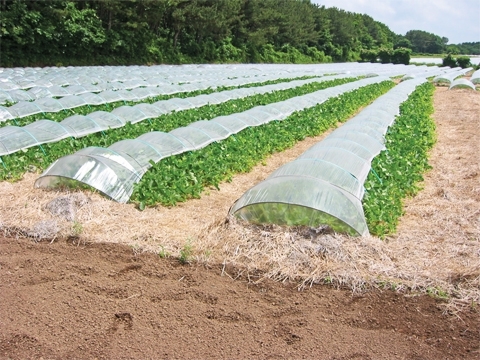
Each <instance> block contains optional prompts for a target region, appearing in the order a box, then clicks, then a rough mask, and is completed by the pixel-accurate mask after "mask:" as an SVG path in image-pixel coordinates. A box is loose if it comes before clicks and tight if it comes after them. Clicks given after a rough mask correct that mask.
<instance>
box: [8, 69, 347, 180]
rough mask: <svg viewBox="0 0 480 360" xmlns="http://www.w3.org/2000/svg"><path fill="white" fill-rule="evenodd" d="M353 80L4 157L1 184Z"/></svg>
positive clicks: (319, 84)
mask: <svg viewBox="0 0 480 360" xmlns="http://www.w3.org/2000/svg"><path fill="white" fill-rule="evenodd" d="M354 80H355V78H345V79H336V80H329V81H323V82H314V83H310V84H306V85H304V86H300V87H297V88H294V89H288V90H281V91H273V92H271V93H267V94H263V95H253V96H248V97H245V98H242V99H237V100H230V101H227V102H224V103H222V104H218V105H206V106H202V107H200V108H196V109H191V110H186V111H181V112H174V113H172V114H167V115H162V116H160V117H158V118H155V119H149V120H145V121H141V122H138V123H136V124H131V123H127V124H126V125H125V126H123V127H120V128H117V129H110V130H106V131H104V132H99V133H94V134H90V135H87V136H84V137H81V138H76V139H74V138H67V139H63V140H60V141H58V142H54V143H49V144H43V145H41V146H39V147H32V148H29V149H24V150H21V151H19V152H16V153H13V154H10V155H5V156H3V157H2V161H3V167H0V180H17V179H20V178H21V177H22V176H23V174H25V172H27V171H31V172H35V171H40V170H44V169H46V168H47V167H48V166H49V165H50V164H51V163H52V162H54V161H55V160H57V159H59V158H61V157H62V156H66V155H70V154H72V153H74V152H76V151H78V150H81V149H83V148H86V147H89V146H100V147H108V146H110V145H112V144H113V143H115V142H117V141H120V140H123V139H134V138H136V137H138V136H140V135H142V134H144V133H147V132H150V131H163V132H168V131H171V130H173V129H176V128H178V127H181V126H187V125H188V124H190V123H192V122H194V121H198V120H200V119H203V120H208V119H212V118H214V117H216V116H220V115H228V114H232V113H236V112H241V111H245V110H248V109H250V108H252V107H255V106H259V105H266V104H269V103H272V102H279V101H283V100H286V99H289V98H291V97H294V96H300V95H304V94H308V93H311V92H313V91H317V90H321V89H325V88H328V87H331V86H337V85H341V84H345V83H347V82H351V81H354Z"/></svg>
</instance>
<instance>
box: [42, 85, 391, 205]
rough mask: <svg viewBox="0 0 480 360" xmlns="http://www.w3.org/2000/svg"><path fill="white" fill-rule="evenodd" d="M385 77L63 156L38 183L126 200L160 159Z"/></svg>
mask: <svg viewBox="0 0 480 360" xmlns="http://www.w3.org/2000/svg"><path fill="white" fill-rule="evenodd" d="M382 81H390V79H388V78H385V77H375V78H368V79H363V80H359V81H355V82H350V83H347V84H344V85H340V86H336V87H332V88H328V89H325V90H320V91H316V92H314V93H311V94H308V95H303V96H299V97H296V98H292V99H289V100H285V101H281V102H278V103H273V104H269V105H265V106H258V107H255V108H252V109H250V110H247V111H244V112H242V113H236V114H232V115H228V116H220V117H217V118H214V119H212V120H210V121H197V122H194V123H192V124H190V125H189V126H186V127H181V128H177V129H175V130H172V131H171V132H169V133H164V132H150V133H146V134H144V135H142V136H140V137H138V138H136V139H129V140H123V141H119V142H117V143H115V144H113V145H111V146H110V147H109V148H99V147H90V148H86V149H83V150H80V151H78V152H76V153H75V154H73V155H69V156H66V157H63V158H60V159H58V160H57V161H56V162H54V163H53V164H52V165H51V166H50V167H49V168H48V169H47V170H46V171H45V172H44V173H43V174H42V175H41V176H40V178H39V179H37V181H36V182H35V186H36V187H42V188H52V187H57V186H60V185H62V184H64V183H69V182H71V181H72V180H74V181H77V182H81V183H83V184H86V185H88V186H91V187H93V188H95V189H97V190H99V191H100V192H102V193H103V194H105V195H107V196H108V197H110V198H112V199H114V200H116V201H118V202H127V201H128V200H129V198H130V196H131V194H132V192H133V185H134V184H135V183H136V182H138V181H139V180H140V178H141V177H142V176H143V174H144V173H145V172H146V171H147V170H148V169H149V168H150V167H151V166H152V163H156V162H158V161H160V160H161V159H163V158H166V157H168V156H171V155H174V154H179V153H182V152H187V151H193V150H198V149H201V148H203V147H205V146H207V145H208V144H210V143H212V142H214V141H219V140H222V139H225V138H227V137H228V136H230V135H232V134H236V133H238V132H239V131H241V130H243V129H245V128H247V127H251V126H259V125H262V124H265V123H268V122H270V121H273V120H283V119H285V118H286V117H288V116H289V115H291V114H292V113H293V112H295V111H299V110H304V109H306V108H309V107H312V106H315V105H317V104H320V103H322V102H324V101H326V100H328V99H329V98H331V97H335V96H338V95H341V94H342V93H345V92H348V91H353V90H355V89H358V88H360V87H363V86H367V85H370V84H374V83H380V82H382Z"/></svg>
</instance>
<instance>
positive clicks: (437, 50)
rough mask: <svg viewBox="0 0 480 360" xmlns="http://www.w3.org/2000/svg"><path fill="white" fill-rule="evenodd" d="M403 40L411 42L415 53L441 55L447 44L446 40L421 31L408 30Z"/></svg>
mask: <svg viewBox="0 0 480 360" xmlns="http://www.w3.org/2000/svg"><path fill="white" fill-rule="evenodd" d="M405 38H406V39H408V40H409V41H410V42H411V44H412V50H413V52H415V53H428V54H441V53H443V52H445V50H446V46H447V43H448V39H447V38H445V37H440V36H438V35H435V34H432V33H429V32H426V31H423V30H410V31H408V32H407V33H406V34H405Z"/></svg>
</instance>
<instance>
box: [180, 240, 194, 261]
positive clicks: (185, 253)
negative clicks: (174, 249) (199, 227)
mask: <svg viewBox="0 0 480 360" xmlns="http://www.w3.org/2000/svg"><path fill="white" fill-rule="evenodd" d="M192 255H193V246H192V244H191V242H190V241H188V242H187V243H186V244H185V245H183V247H182V248H181V249H180V256H179V257H178V260H179V261H180V262H181V263H182V264H188V263H190V261H191V259H192Z"/></svg>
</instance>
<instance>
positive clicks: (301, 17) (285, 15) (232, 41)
mask: <svg viewBox="0 0 480 360" xmlns="http://www.w3.org/2000/svg"><path fill="white" fill-rule="evenodd" d="M0 16H1V22H0V65H1V66H34V65H39V66H44V65H97V64H102V65H107V64H110V65H122V64H123V65H126V64H149V63H152V64H154V63H155V64H158V63H174V64H178V63H202V62H269V63H274V62H282V63H313V62H315V63H317V62H332V61H336V62H338V61H358V60H363V61H371V60H372V59H371V56H372V54H374V53H377V54H379V53H380V52H381V51H383V52H384V53H385V52H386V54H387V55H388V54H390V55H389V56H390V60H392V59H398V60H397V61H401V62H405V61H408V59H409V51H411V50H414V51H419V50H421V52H428V51H434V50H435V52H436V51H437V50H439V49H440V48H441V47H442V46H443V48H442V49H445V47H446V42H445V38H440V42H441V44H440V43H438V44H437V40H438V39H435V41H434V43H435V46H436V45H438V46H440V48H438V47H435V46H433V45H432V43H431V41H430V40H425V39H424V38H421V37H420V38H421V39H420V40H418V41H417V38H416V37H414V36H409V33H407V34H406V36H402V35H398V34H395V33H394V32H392V31H391V30H390V29H389V28H388V27H387V26H386V25H385V24H382V23H380V22H378V21H375V20H374V19H373V18H371V17H370V16H368V15H365V14H357V13H352V12H347V11H344V10H341V9H338V8H335V7H334V8H326V7H324V6H320V5H317V4H312V3H311V1H310V0H124V1H119V0H88V1H84V0H79V1H59V0H0ZM412 33H413V34H414V33H415V31H413V32H412ZM410 35H412V34H410ZM447 42H448V39H447ZM473 48H475V45H473ZM397 49H402V50H401V51H399V50H397ZM458 49H459V50H458V51H462V48H461V47H458ZM395 54H396V55H395ZM367 55H368V56H367ZM407 55H408V56H407ZM369 56H370V57H369ZM402 56H403V57H402ZM407 58H408V59H407ZM406 59H407V60H406Z"/></svg>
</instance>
